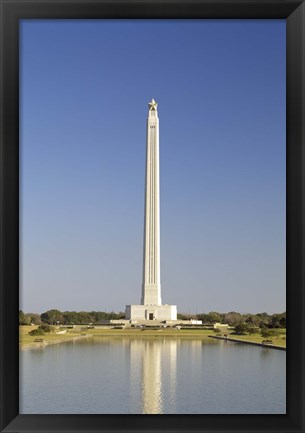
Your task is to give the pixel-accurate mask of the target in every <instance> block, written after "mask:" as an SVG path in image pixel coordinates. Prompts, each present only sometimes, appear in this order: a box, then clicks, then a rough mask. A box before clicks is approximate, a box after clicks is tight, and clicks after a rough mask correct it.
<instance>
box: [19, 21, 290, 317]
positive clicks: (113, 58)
mask: <svg viewBox="0 0 305 433" xmlns="http://www.w3.org/2000/svg"><path fill="white" fill-rule="evenodd" d="M285 37H286V28H285V21H284V20H256V21H252V20H251V21H250V20H194V21H192V20H186V21H179V20H178V21H176V20H170V21H168V20H155V21H154V20H147V21H145V20H134V21H127V20H117V21H115V20H92V21H90V20H88V21H86V20H76V21H74V20H69V21H66V20H52V21H47V20H36V21H33V20H23V21H22V24H21V32H20V39H21V52H20V71H21V72H20V80H21V81H20V82H21V88H20V91H21V93H20V95H21V104H20V114H21V122H20V126H21V129H20V142H21V153H20V155H21V157H20V167H21V176H20V182H21V236H20V240H21V260H20V266H21V273H20V300H21V304H20V307H21V309H23V310H24V311H25V312H37V313H41V312H43V311H46V310H48V309H51V308H57V309H59V310H62V311H65V310H69V311H72V310H75V311H81V310H83V311H90V310H103V311H111V310H114V311H124V309H125V305H126V304H138V303H140V297H141V281H142V254H143V227H144V182H145V179H144V177H145V151H146V149H145V146H146V118H147V111H148V105H147V103H148V102H149V101H150V100H151V98H154V99H155V100H156V101H157V102H158V104H159V105H158V113H159V119H160V194H161V203H160V206H161V286H162V301H163V303H168V304H176V305H177V306H178V312H198V313H201V312H209V311H220V312H227V311H239V312H244V313H245V312H253V313H255V312H263V311H266V312H268V313H275V312H282V311H285V309H286V307H285V293H286V282H285V280H286V268H285V263H286V240H285V239H286V233H285V226H286V220H285V212H286V210H285V209H286V201H285V194H286V192H285V183H286V179H285V166H286V155H285V147H286V137H285V135H286V129H285V128H286V127H285V122H286V101H285V93H286V87H285V78H286V77H285V61H286V58H285V49H286V48H285Z"/></svg>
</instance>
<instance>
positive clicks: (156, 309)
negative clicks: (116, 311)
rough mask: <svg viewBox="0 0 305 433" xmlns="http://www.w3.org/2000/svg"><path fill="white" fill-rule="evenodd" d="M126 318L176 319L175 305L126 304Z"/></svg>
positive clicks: (160, 320)
mask: <svg viewBox="0 0 305 433" xmlns="http://www.w3.org/2000/svg"><path fill="white" fill-rule="evenodd" d="M125 319H127V320H140V321H142V320H157V321H159V322H162V321H163V320H177V306H176V305H166V304H165V305H126V310H125Z"/></svg>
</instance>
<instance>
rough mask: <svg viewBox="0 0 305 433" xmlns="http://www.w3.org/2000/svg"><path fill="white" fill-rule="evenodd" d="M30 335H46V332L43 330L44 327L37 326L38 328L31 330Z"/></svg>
mask: <svg viewBox="0 0 305 433" xmlns="http://www.w3.org/2000/svg"><path fill="white" fill-rule="evenodd" d="M29 335H33V336H35V335H44V332H43V330H42V329H39V328H37V329H33V330H32V331H30V332H29Z"/></svg>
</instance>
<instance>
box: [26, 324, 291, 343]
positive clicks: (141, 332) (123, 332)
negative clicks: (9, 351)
mask: <svg viewBox="0 0 305 433" xmlns="http://www.w3.org/2000/svg"><path fill="white" fill-rule="evenodd" d="M36 328H37V326H19V347H20V348H26V347H35V346H37V344H38V343H34V340H35V339H36V338H43V339H44V340H45V342H46V343H57V342H62V341H67V340H71V339H73V338H75V337H81V336H82V335H84V334H85V335H87V336H95V337H135V338H145V337H150V338H152V337H154V338H160V337H162V338H163V337H172V338H192V339H194V338H195V339H201V340H206V341H209V342H213V339H211V338H209V335H217V334H215V333H214V332H213V331H212V330H210V329H209V330H207V329H180V330H178V329H176V328H160V329H150V328H126V329H124V328H123V329H111V328H110V329H109V328H107V329H104V328H95V329H85V328H83V329H82V328H81V326H80V327H77V328H75V329H68V330H67V332H66V333H65V334H55V333H54V332H53V333H50V334H45V335H42V336H31V335H29V332H30V331H32V330H33V329H36ZM277 332H278V333H279V335H278V336H277V337H271V338H270V339H271V340H272V341H273V344H274V345H277V346H283V347H286V329H279V330H277ZM228 337H229V338H230V337H231V338H236V339H238V340H244V341H253V342H255V343H261V342H262V341H263V340H266V338H263V337H262V336H261V335H260V334H259V333H257V334H252V335H234V334H232V333H230V334H228ZM268 339H269V338H268ZM214 342H215V340H214Z"/></svg>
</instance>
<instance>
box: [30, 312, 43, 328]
mask: <svg viewBox="0 0 305 433" xmlns="http://www.w3.org/2000/svg"><path fill="white" fill-rule="evenodd" d="M26 317H28V318H29V320H30V323H33V324H34V325H41V323H42V321H41V317H40V314H35V313H27V314H26Z"/></svg>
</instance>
